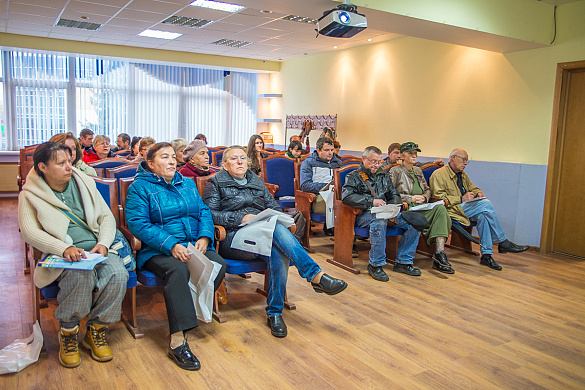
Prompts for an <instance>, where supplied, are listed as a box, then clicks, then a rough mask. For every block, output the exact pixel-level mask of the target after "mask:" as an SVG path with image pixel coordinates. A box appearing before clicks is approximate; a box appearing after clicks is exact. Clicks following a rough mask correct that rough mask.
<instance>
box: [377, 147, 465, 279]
mask: <svg viewBox="0 0 585 390" xmlns="http://www.w3.org/2000/svg"><path fill="white" fill-rule="evenodd" d="M420 151H421V150H420V149H419V147H418V145H417V144H415V143H414V142H405V143H403V144H402V145H400V153H401V155H402V164H401V165H397V166H395V167H394V168H392V169H390V171H389V172H388V173H389V174H390V177H391V178H392V185H393V186H394V188H396V191H397V192H398V194H399V195H400V198H401V199H402V201H403V202H404V203H406V204H407V205H408V209H409V210H411V211H412V208H413V207H416V206H419V205H422V204H424V203H427V202H428V201H429V199H430V198H431V189H430V188H429V185H428V184H427V181H426V180H425V177H424V175H423V172H422V170H421V169H420V168H419V167H417V166H416V160H417V158H418V152H420ZM413 212H415V213H419V214H421V215H423V216H424V217H425V218H426V220H427V225H426V226H425V227H424V229H423V231H422V234H423V235H424V236H425V237H426V238H427V244H428V245H433V244H436V251H435V253H434V255H433V268H434V269H436V270H438V271H440V272H444V273H446V274H453V273H455V271H454V270H453V268H451V264H450V263H449V260H448V259H447V254H446V253H445V241H447V238H448V237H449V231H450V229H451V218H449V213H448V212H447V209H446V208H445V206H443V205H435V206H434V207H433V208H432V209H430V210H429V209H427V210H416V211H413Z"/></svg>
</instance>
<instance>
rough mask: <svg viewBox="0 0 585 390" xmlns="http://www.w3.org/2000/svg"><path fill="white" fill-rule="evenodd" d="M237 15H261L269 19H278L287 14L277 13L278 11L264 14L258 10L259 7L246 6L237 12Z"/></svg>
mask: <svg viewBox="0 0 585 390" xmlns="http://www.w3.org/2000/svg"><path fill="white" fill-rule="evenodd" d="M238 15H252V16H262V17H265V18H270V19H280V18H282V17H283V16H286V15H288V14H284V13H279V12H271V13H268V14H266V13H263V12H260V10H259V9H255V8H246V9H244V10H242V11H240V12H238Z"/></svg>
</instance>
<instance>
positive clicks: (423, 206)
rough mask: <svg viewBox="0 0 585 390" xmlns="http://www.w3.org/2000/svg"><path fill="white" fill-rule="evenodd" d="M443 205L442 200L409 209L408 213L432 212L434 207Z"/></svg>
mask: <svg viewBox="0 0 585 390" xmlns="http://www.w3.org/2000/svg"><path fill="white" fill-rule="evenodd" d="M444 204H445V201H444V200H439V201H437V202H433V203H423V204H419V205H418V206H414V207H411V208H410V209H409V210H408V211H424V210H432V209H434V208H435V207H437V206H438V205H444Z"/></svg>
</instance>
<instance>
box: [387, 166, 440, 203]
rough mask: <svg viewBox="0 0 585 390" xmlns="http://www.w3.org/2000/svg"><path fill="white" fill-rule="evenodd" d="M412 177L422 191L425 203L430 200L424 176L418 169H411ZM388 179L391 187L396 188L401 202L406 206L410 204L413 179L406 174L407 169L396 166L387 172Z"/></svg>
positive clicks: (429, 190)
mask: <svg viewBox="0 0 585 390" xmlns="http://www.w3.org/2000/svg"><path fill="white" fill-rule="evenodd" d="M412 169H413V170H414V175H415V176H416V178H417V179H418V184H419V185H420V188H422V190H423V196H424V197H425V198H426V199H427V202H428V201H429V199H430V198H431V189H430V188H429V185H428V184H427V181H426V180H425V176H424V175H423V173H422V170H421V169H420V168H419V167H413V168H412ZM388 173H389V174H390V178H391V179H392V185H393V186H394V188H396V191H397V192H398V193H399V194H400V198H401V199H402V201H403V202H406V203H408V204H411V203H412V188H413V187H414V179H413V178H412V176H410V173H408V169H406V168H405V167H404V165H397V166H395V167H394V168H391V169H390V171H388Z"/></svg>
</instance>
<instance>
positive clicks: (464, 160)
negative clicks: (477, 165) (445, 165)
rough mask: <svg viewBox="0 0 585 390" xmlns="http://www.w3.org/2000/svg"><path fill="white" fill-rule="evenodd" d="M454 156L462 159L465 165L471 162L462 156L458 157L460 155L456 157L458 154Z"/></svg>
mask: <svg viewBox="0 0 585 390" xmlns="http://www.w3.org/2000/svg"><path fill="white" fill-rule="evenodd" d="M453 156H455V157H459V158H460V159H461V161H463V162H464V163H466V162H469V159H468V158H463V157H461V156H458V155H456V154H454V155H453Z"/></svg>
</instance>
